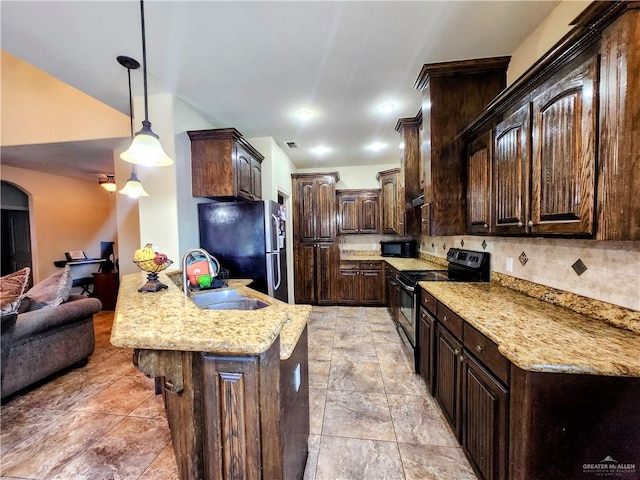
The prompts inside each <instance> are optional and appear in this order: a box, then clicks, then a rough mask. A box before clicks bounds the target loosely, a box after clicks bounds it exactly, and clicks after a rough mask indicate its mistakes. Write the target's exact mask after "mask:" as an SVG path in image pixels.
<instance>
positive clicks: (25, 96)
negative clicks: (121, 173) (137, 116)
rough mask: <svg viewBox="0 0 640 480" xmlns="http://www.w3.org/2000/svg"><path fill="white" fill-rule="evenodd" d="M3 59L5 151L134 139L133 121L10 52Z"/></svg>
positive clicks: (1, 139) (4, 54) (0, 137)
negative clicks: (10, 146) (105, 139)
mask: <svg viewBox="0 0 640 480" xmlns="http://www.w3.org/2000/svg"><path fill="white" fill-rule="evenodd" d="M0 54H1V57H0V59H1V62H2V68H1V75H2V77H1V82H0V83H1V84H2V86H1V93H2V113H1V119H2V131H1V136H0V142H1V144H2V145H3V146H9V145H31V144H39V143H57V142H68V141H79V140H94V139H98V138H118V137H128V136H129V117H128V116H127V115H124V114H122V113H121V112H119V111H117V110H115V109H113V108H111V107H109V106H108V105H105V104H104V103H102V102H99V101H98V100H96V99H95V98H92V97H90V96H89V95H86V94H84V93H82V92H81V91H79V90H77V89H75V88H73V87H71V86H69V85H67V84H66V83H63V82H61V81H60V80H58V79H57V78H55V77H52V76H51V75H49V74H48V73H45V72H43V71H42V70H39V69H37V68H36V67H34V66H32V65H29V64H28V63H26V62H23V61H22V60H20V59H18V58H16V57H14V56H12V55H10V54H9V53H7V52H4V51H0ZM96 119H100V121H96Z"/></svg>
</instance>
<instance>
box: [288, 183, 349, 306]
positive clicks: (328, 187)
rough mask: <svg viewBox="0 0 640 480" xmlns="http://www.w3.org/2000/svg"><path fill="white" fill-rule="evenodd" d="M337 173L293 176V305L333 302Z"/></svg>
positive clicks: (335, 256) (334, 290)
mask: <svg viewBox="0 0 640 480" xmlns="http://www.w3.org/2000/svg"><path fill="white" fill-rule="evenodd" d="M338 180H339V176H338V173H337V172H330V173H319V174H292V181H293V205H294V209H293V252H294V290H295V301H296V303H307V304H329V303H334V302H335V301H336V298H337V297H336V295H337V291H336V290H337V289H336V287H335V283H336V281H335V279H336V275H337V273H336V265H337V262H338V255H339V252H338V245H337V243H336V242H335V239H336V215H337V208H336V184H337V183H338Z"/></svg>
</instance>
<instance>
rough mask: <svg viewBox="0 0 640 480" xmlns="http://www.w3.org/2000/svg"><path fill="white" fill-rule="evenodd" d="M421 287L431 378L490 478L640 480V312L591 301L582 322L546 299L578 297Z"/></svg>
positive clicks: (479, 468) (493, 287) (487, 286)
mask: <svg viewBox="0 0 640 480" xmlns="http://www.w3.org/2000/svg"><path fill="white" fill-rule="evenodd" d="M420 287H421V289H422V292H421V299H422V308H421V315H420V320H421V328H422V333H421V342H422V345H423V348H422V353H421V354H422V355H425V356H428V357H429V358H423V359H421V360H423V361H422V362H421V364H422V365H425V366H426V367H425V368H424V370H425V372H426V375H425V374H424V373H423V376H425V377H429V376H430V378H434V377H435V381H433V384H434V385H435V387H434V389H433V390H434V392H435V397H436V399H437V400H438V402H439V403H440V406H441V407H442V410H443V412H444V413H445V416H446V417H447V419H448V421H449V423H450V424H451V426H452V428H453V429H454V432H455V433H456V435H457V437H458V440H459V441H460V443H461V444H462V446H463V449H464V451H465V453H466V454H467V456H468V457H469V459H470V461H471V463H472V465H473V466H474V469H475V470H476V472H477V473H478V474H479V476H480V478H483V479H485V478H486V479H489V478H491V479H514V480H515V479H519V480H530V479H549V478H554V479H555V478H558V479H591V478H595V477H599V476H615V477H616V478H623V479H624V478H628V479H631V478H638V474H640V410H639V409H638V405H640V356H639V355H638V352H640V336H639V335H638V327H639V326H640V322H638V320H639V319H640V313H639V312H635V311H631V310H627V309H624V308H622V307H616V306H615V305H609V304H604V303H603V302H598V301H595V300H590V299H583V302H582V305H580V308H579V310H582V311H583V313H578V312H576V311H573V310H571V309H569V308H564V307H561V306H558V305H554V304H552V303H550V302H549V301H543V300H541V299H540V298H546V299H550V298H551V297H554V296H556V297H558V296H562V295H565V296H566V297H568V302H567V303H566V305H567V306H572V307H575V306H576V305H577V304H579V303H580V302H581V300H580V299H577V298H575V297H577V296H575V295H573V294H562V293H558V292H554V291H553V289H550V288H545V287H542V286H536V285H535V284H532V288H533V289H534V290H536V289H544V290H546V291H545V292H544V294H543V295H542V297H540V298H534V297H532V296H529V295H525V294H524V293H521V292H518V291H515V290H513V289H511V288H506V287H504V286H501V285H499V284H497V283H495V282H491V283H456V282H421V283H420ZM537 293H540V292H537ZM559 303H562V301H561V299H560V300H559ZM569 304H571V305H569ZM586 313H588V315H587V314H586ZM614 325H615V326H614ZM621 326H624V327H626V328H620V327H621Z"/></svg>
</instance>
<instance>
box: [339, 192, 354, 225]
mask: <svg viewBox="0 0 640 480" xmlns="http://www.w3.org/2000/svg"><path fill="white" fill-rule="evenodd" d="M338 232H339V233H358V204H357V201H356V196H355V195H339V196H338Z"/></svg>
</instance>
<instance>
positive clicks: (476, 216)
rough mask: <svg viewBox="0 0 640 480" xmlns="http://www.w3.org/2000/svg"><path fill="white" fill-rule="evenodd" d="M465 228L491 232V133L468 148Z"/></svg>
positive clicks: (470, 230)
mask: <svg viewBox="0 0 640 480" xmlns="http://www.w3.org/2000/svg"><path fill="white" fill-rule="evenodd" d="M467 172H468V175H467V209H468V210H467V228H468V230H469V232H470V233H489V232H490V231H491V132H488V133H487V134H485V135H483V136H482V137H481V138H479V139H478V140H476V141H475V142H473V144H471V145H470V146H469V151H468V165H467Z"/></svg>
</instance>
